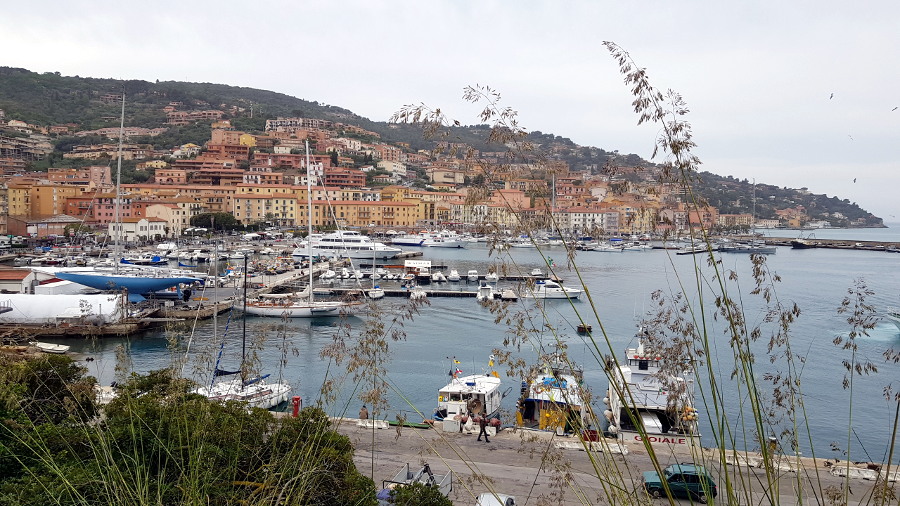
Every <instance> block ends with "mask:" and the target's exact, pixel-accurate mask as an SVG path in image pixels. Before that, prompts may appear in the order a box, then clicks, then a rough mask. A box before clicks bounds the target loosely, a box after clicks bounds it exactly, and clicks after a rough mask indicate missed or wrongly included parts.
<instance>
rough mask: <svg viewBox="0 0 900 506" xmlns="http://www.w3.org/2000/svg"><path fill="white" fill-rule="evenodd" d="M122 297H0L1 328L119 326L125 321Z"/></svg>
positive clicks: (62, 295)
mask: <svg viewBox="0 0 900 506" xmlns="http://www.w3.org/2000/svg"><path fill="white" fill-rule="evenodd" d="M124 299H125V296H124V295H122V294H98V295H87V294H79V295H67V294H55V295H30V294H19V293H14V294H6V295H0V306H3V307H10V308H12V309H11V310H9V311H7V312H5V313H2V314H0V324H8V323H19V324H32V325H36V324H48V323H49V324H60V323H88V324H105V323H117V322H118V321H120V320H121V319H122V318H123V317H124V313H123V304H124V302H125V300H124Z"/></svg>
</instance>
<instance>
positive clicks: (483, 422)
mask: <svg viewBox="0 0 900 506" xmlns="http://www.w3.org/2000/svg"><path fill="white" fill-rule="evenodd" d="M478 426H479V427H481V430H480V431H479V432H478V440H479V441H481V435H482V434H484V442H485V443H490V442H491V440H490V439H488V433H487V426H488V418H487V413H485V412H484V411H482V412H481V417H480V418H479V420H478Z"/></svg>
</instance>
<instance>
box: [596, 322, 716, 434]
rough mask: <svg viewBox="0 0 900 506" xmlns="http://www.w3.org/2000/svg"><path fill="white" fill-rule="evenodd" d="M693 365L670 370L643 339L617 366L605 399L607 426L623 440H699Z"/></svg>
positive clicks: (626, 352) (627, 351) (630, 349)
mask: <svg viewBox="0 0 900 506" xmlns="http://www.w3.org/2000/svg"><path fill="white" fill-rule="evenodd" d="M688 373H689V371H679V372H677V373H674V372H669V371H666V370H665V368H664V362H663V358H662V357H661V356H660V354H659V353H657V352H655V351H654V350H652V349H650V348H649V347H645V346H644V343H643V340H642V339H639V340H638V345H637V347H636V348H628V349H626V350H625V362H624V363H622V364H621V365H620V366H619V367H618V368H617V369H616V370H614V371H613V372H612V377H611V378H610V384H609V390H608V391H607V396H606V398H604V399H603V402H604V404H606V405H607V406H608V409H606V410H605V411H604V416H605V417H606V419H607V420H609V428H608V432H609V433H610V434H612V435H615V436H616V437H618V438H619V439H620V440H621V441H624V442H640V441H642V440H643V438H644V437H646V438H647V440H648V442H649V443H651V444H663V445H669V446H682V447H683V446H692V445H699V444H700V434H699V431H698V423H697V418H698V417H697V410H696V409H694V404H693V400H694V399H693V394H694V391H693V379H691V378H689V377H688Z"/></svg>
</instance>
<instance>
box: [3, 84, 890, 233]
mask: <svg viewBox="0 0 900 506" xmlns="http://www.w3.org/2000/svg"><path fill="white" fill-rule="evenodd" d="M122 90H124V91H125V93H126V95H127V97H128V99H127V104H126V117H125V126H140V127H146V128H154V127H160V126H165V123H166V115H165V113H164V112H163V110H162V109H163V107H165V106H167V105H168V104H170V103H172V102H177V103H181V104H183V105H182V106H180V109H183V110H203V109H218V110H222V111H225V112H226V117H227V118H228V119H230V120H231V121H232V124H233V125H234V126H235V127H236V128H238V129H241V130H245V131H250V132H261V131H262V130H263V128H264V126H265V119H267V118H274V117H278V116H283V117H289V116H300V117H307V118H318V119H326V120H330V121H335V122H341V123H347V124H352V125H356V126H359V127H362V128H364V129H366V130H369V131H372V132H376V133H378V134H379V135H381V137H382V139H383V140H384V141H386V142H390V143H406V144H407V145H409V147H410V148H411V149H412V150H419V149H431V148H433V147H434V143H433V142H432V141H430V140H426V139H424V138H423V137H422V132H421V130H420V129H419V128H417V127H415V126H410V125H402V124H401V125H398V124H388V123H386V122H379V121H372V120H370V119H368V118H364V117H362V116H359V115H358V114H356V113H354V112H352V111H349V110H347V109H343V108H341V107H336V106H331V105H323V104H319V103H318V102H316V101H310V100H305V99H300V98H296V97H292V96H289V95H285V94H283V93H277V92H273V91H266V90H259V89H254V88H244V87H237V86H228V85H223V84H212V83H186V82H175V81H163V82H155V83H154V82H148V81H139V80H129V81H122V80H116V79H97V78H83V77H79V76H71V77H69V76H61V75H59V73H49V72H48V73H43V74H38V73H34V72H30V71H28V70H25V69H19V68H10V67H0V110H3V111H4V112H5V115H6V119H7V120H11V119H18V120H22V121H25V122H27V123H30V124H37V125H43V126H49V125H60V124H75V125H77V128H78V129H79V130H93V129H97V128H105V127H116V126H118V123H119V115H120V108H121V103H120V102H117V101H116V100H112V99H110V96H112V97H114V96H115V95H116V94H119V93H121V92H122ZM486 128H487V127H486V126H485V125H479V126H467V127H456V128H453V129H452V131H451V136H450V138H448V139H447V140H449V141H451V142H458V143H464V144H467V145H470V146H472V147H473V148H474V149H476V150H482V151H498V150H502V148H498V146H489V145H487V144H486V143H485V139H486V137H487V135H486ZM208 139H209V130H208V128H207V127H206V126H205V125H202V124H193V125H185V126H180V127H172V128H170V129H169V130H168V131H167V132H165V133H164V134H162V135H160V136H158V137H154V138H147V139H143V141H145V142H148V143H152V144H153V145H154V147H156V148H170V147H172V146H176V145H180V144H184V143H187V142H194V143H197V144H202V143H203V142H205V141H206V140H208ZM528 140H529V141H531V142H532V143H534V144H535V145H537V146H540V147H541V148H543V149H545V150H549V149H550V148H551V147H552V153H553V154H552V156H551V158H552V159H555V160H559V161H563V162H565V163H567V164H568V166H569V167H570V170H571V171H572V172H576V173H577V172H585V173H593V174H597V173H599V172H601V171H602V170H604V167H605V166H606V165H607V164H610V165H613V166H619V167H643V168H646V169H648V170H650V171H652V169H653V166H654V165H653V164H652V163H650V162H648V161H646V160H643V159H641V158H640V157H639V156H637V155H634V154H629V155H621V154H618V153H617V152H615V151H612V150H609V151H608V150H605V149H601V148H597V147H591V146H579V145H577V144H575V143H574V142H572V141H571V140H570V139H568V138H565V137H560V136H557V135H554V134H550V133H543V132H540V131H533V132H531V133H530V134H529V136H528ZM75 142H79V141H77V140H76V139H75V138H63V139H58V140H57V143H58V145H57V149H58V150H59V149H61V148H64V147H65V148H70V147H71V145H72V144H73V143H75ZM56 160H58V158H51V161H52V162H55V161H56ZM697 189H698V191H699V194H700V195H702V196H703V197H704V198H705V199H706V200H707V201H708V202H709V203H710V204H711V205H713V206H716V207H717V208H718V209H719V210H720V212H721V213H750V212H752V211H753V210H754V207H755V214H756V216H757V217H758V218H774V217H775V210H776V209H784V208H788V207H795V206H798V205H802V206H804V207H805V208H806V210H807V213H808V214H809V216H810V217H811V218H812V219H824V218H825V217H826V216H828V215H831V214H832V213H835V212H837V213H840V214H841V215H843V216H844V217H846V219H845V220H839V221H838V222H836V223H835V224H836V225H842V226H846V225H849V224H850V222H853V221H856V220H864V221H865V225H866V226H880V225H881V224H882V220H881V218H878V217H876V216H873V215H872V214H871V213H869V212H867V211H866V210H864V209H862V208H860V207H859V206H857V205H856V204H855V203H851V202H849V201H847V200H844V199H840V198H839V197H828V196H826V195H815V194H811V193H808V192H804V191H798V190H794V189H787V188H778V187H776V186H771V185H766V184H762V183H759V184H757V185H756V189H755V195H756V199H755V206H754V199H753V198H752V195H753V193H754V189H753V185H752V184H751V183H750V182H749V181H746V180H743V181H741V180H738V179H735V178H733V177H731V176H719V175H716V174H712V173H708V172H705V173H702V174H701V181H700V182H699V183H698V185H697ZM830 219H831V221H832V222H835V220H834V218H833V217H831V218H830Z"/></svg>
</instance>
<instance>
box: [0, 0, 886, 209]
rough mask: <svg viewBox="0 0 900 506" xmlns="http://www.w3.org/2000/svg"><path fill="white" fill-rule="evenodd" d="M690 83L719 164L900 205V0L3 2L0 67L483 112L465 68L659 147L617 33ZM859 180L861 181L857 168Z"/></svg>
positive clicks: (536, 101) (559, 117)
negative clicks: (644, 119)
mask: <svg viewBox="0 0 900 506" xmlns="http://www.w3.org/2000/svg"><path fill="white" fill-rule="evenodd" d="M606 40H609V41H613V42H616V43H617V44H619V45H620V46H622V47H623V48H625V49H626V50H627V51H629V52H630V53H631V55H632V57H633V58H634V60H635V61H636V62H637V63H638V65H640V66H642V67H645V68H646V69H647V71H648V72H649V75H650V78H651V81H652V83H653V84H654V85H655V86H656V87H657V88H660V89H663V90H665V89H668V88H671V89H673V90H675V91H677V92H679V93H681V94H682V96H683V97H684V99H685V100H686V101H687V103H688V106H689V108H690V109H691V114H690V115H689V116H688V120H689V121H690V122H691V123H692V125H693V130H694V138H695V141H696V142H697V144H698V145H699V147H698V148H697V150H696V154H698V155H699V156H700V158H701V160H702V161H703V163H704V165H703V169H704V170H708V171H710V172H714V173H716V174H721V175H733V176H735V177H740V178H747V179H751V180H752V179H755V180H756V181H757V182H759V183H767V184H774V185H778V186H787V187H791V188H800V187H808V188H809V189H810V190H811V191H813V192H814V193H826V194H828V195H829V196H834V195H836V196H838V197H840V198H847V199H849V200H850V201H852V202H856V203H858V204H859V205H860V206H862V207H863V208H864V209H867V210H869V211H871V212H873V213H874V214H876V215H878V216H880V217H882V218H884V219H885V221H887V222H900V191H898V190H900V170H898V169H900V162H898V160H900V109H897V110H894V109H895V108H896V107H898V106H900V1H897V0H873V1H863V2H847V1H830V0H816V1H789V2H785V1H783V0H779V1H768V0H767V1H757V2H722V1H713V0H697V1H690V0H689V1H685V2H671V1H665V2H662V1H645V2H601V1H565V2H559V1H552V2H551V1H546V2H537V1H529V0H516V1H512V0H510V1H505V2H499V1H484V0H479V1H474V0H472V1H464V0H454V1H423V0H413V1H378V0H369V1H325V2H306V1H302V0H301V1H282V2H278V1H272V2H265V1H262V2H237V1H231V0H219V1H215V2H213V1H190V0H181V1H167V0H163V1H154V2H146V3H139V2H132V1H127V2H122V1H120V0H116V1H106V0H102V1H90V2H88V1H75V0H67V1H56V2H50V1H40V0H32V1H30V2H10V3H8V4H7V5H5V6H4V9H3V14H2V16H0V47H2V48H3V52H2V57H0V65H3V66H12V67H23V68H27V69H29V70H33V71H36V72H57V71H58V72H61V73H62V74H64V75H80V76H82V77H88V76H89V77H111V78H126V79H144V80H148V81H153V80H156V79H159V80H161V81H162V80H177V81H193V82H213V83H222V84H229V85H236V86H249V87H254V88H262V89H267V90H272V91H277V92H282V93H286V94H289V95H293V96H296V97H299V98H304V99H307V100H314V101H318V102H320V103H325V104H330V105H336V106H341V107H345V108H347V109H350V110H352V111H354V112H356V113H358V114H360V115H362V116H365V117H368V118H371V119H373V120H387V119H388V118H389V117H390V115H391V113H393V112H394V111H396V110H397V109H398V108H400V107H401V106H402V105H404V104H409V103H419V102H424V103H426V104H428V105H430V106H434V107H440V108H441V109H442V110H444V111H445V112H447V113H448V114H449V115H450V116H452V117H453V118H455V119H458V120H460V121H461V122H463V123H464V124H473V123H478V119H477V116H476V114H475V111H476V109H474V108H472V107H470V106H467V105H466V104H464V103H463V101H462V98H461V97H462V90H463V88H464V87H465V86H467V85H474V84H482V85H489V86H491V87H492V88H494V89H496V90H498V91H500V92H501V93H502V97H503V105H506V106H509V107H512V108H514V109H516V110H518V111H519V120H520V124H521V125H522V126H523V127H525V128H527V129H529V130H540V131H542V132H545V133H546V132H550V133H554V134H556V135H561V136H564V137H569V138H571V139H572V140H573V141H575V142H577V143H579V144H582V145H593V146H597V147H600V148H604V149H607V150H618V151H619V152H621V153H636V154H638V155H641V156H643V157H644V158H649V157H650V154H651V152H652V149H653V145H654V138H655V136H656V133H657V130H658V128H657V127H655V126H646V125H645V126H640V127H638V126H637V125H636V120H637V118H636V116H635V115H634V113H633V112H632V109H631V97H630V95H629V92H628V89H627V87H626V86H625V85H624V84H623V82H622V77H621V76H620V75H619V73H618V69H617V66H616V62H615V61H614V60H613V59H612V58H611V57H610V56H609V54H608V52H607V51H606V49H605V48H604V47H603V45H602V42H603V41H606ZM854 179H855V180H856V182H855V183H854Z"/></svg>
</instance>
